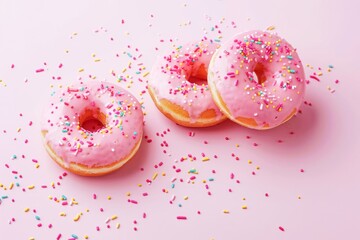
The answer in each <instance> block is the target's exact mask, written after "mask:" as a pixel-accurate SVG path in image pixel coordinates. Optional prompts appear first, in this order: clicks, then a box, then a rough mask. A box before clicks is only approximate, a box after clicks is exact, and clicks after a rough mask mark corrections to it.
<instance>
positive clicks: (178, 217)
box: [176, 216, 187, 220]
mask: <svg viewBox="0 0 360 240" xmlns="http://www.w3.org/2000/svg"><path fill="white" fill-rule="evenodd" d="M176 218H177V219H178V220H187V217H185V216H177V217H176Z"/></svg>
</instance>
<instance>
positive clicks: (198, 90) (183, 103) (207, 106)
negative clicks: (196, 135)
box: [148, 39, 226, 127]
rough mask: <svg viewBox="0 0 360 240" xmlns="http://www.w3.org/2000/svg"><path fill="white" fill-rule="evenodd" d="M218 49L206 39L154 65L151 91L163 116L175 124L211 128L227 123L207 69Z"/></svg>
mask: <svg viewBox="0 0 360 240" xmlns="http://www.w3.org/2000/svg"><path fill="white" fill-rule="evenodd" d="M217 47H218V44H216V43H214V42H210V41H208V40H205V39H203V40H201V41H200V42H195V43H188V44H185V45H183V46H182V45H180V46H174V49H173V50H172V51H171V53H170V54H168V55H165V56H163V57H161V58H158V59H157V61H156V62H155V64H154V66H153V68H152V70H151V73H150V77H149V83H148V90H149V93H150V96H151V98H152V100H153V101H154V103H155V105H156V107H157V108H158V109H159V110H160V112H162V113H163V114H164V115H165V116H166V117H168V118H169V119H171V120H172V121H174V122H175V123H177V124H179V125H182V126H186V127H208V126H213V125H216V124H218V123H220V122H222V121H224V120H225V119H226V117H225V116H224V115H223V114H222V113H221V111H220V110H219V108H218V107H217V106H216V104H215V102H214V101H213V100H212V96H211V93H210V90H209V87H208V85H207V74H208V65H209V63H210V60H211V57H212V55H213V53H214V52H215V50H216V48H217Z"/></svg>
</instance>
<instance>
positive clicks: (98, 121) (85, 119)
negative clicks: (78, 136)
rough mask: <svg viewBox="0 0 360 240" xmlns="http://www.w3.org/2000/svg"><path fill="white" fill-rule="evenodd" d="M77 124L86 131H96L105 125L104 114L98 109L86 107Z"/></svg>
mask: <svg viewBox="0 0 360 240" xmlns="http://www.w3.org/2000/svg"><path fill="white" fill-rule="evenodd" d="M79 125H80V128H82V129H83V130H85V131H87V132H98V131H100V130H101V129H103V128H105V127H106V116H105V114H104V113H102V112H101V111H100V110H99V109H96V110H92V109H86V110H85V111H84V112H83V113H82V114H81V115H80V116H79Z"/></svg>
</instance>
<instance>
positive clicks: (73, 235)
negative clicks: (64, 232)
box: [71, 234, 79, 239]
mask: <svg viewBox="0 0 360 240" xmlns="http://www.w3.org/2000/svg"><path fill="white" fill-rule="evenodd" d="M71 236H72V237H73V238H75V239H78V238H79V237H78V236H77V235H76V234H71Z"/></svg>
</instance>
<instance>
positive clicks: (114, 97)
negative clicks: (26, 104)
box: [42, 81, 143, 176]
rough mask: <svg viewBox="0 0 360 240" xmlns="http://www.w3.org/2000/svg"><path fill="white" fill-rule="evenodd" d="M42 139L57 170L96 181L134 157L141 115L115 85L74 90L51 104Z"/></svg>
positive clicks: (86, 85)
mask: <svg viewBox="0 0 360 240" xmlns="http://www.w3.org/2000/svg"><path fill="white" fill-rule="evenodd" d="M42 135H43V139H44V143H45V148H46V150H47V152H48V153H49V155H50V156H51V158H52V159H53V160H55V161H56V162H57V163H58V164H59V165H60V166H62V167H63V168H65V169H68V170H69V171H71V172H74V173H76V174H79V175H84V176H99V175H103V174H106V173H109V172H112V171H114V170H116V169H118V168H120V167H121V166H122V165H123V164H124V163H126V162H127V161H128V160H129V159H130V158H131V157H132V156H133V155H134V154H135V153H136V151H137V150H138V148H139V146H140V143H141V139H142V135H143V112H142V110H141V106H140V104H139V102H138V101H137V100H136V98H135V97H134V96H133V95H131V94H130V93H129V92H127V91H125V90H124V89H122V88H121V87H118V86H116V85H114V84H110V83H105V82H97V81H96V82H95V81H94V82H89V83H84V84H77V85H73V86H69V87H67V88H66V91H64V92H62V93H61V94H60V95H58V96H54V97H53V98H52V101H51V104H50V106H49V111H48V113H47V114H45V116H44V123H43V125H42Z"/></svg>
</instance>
